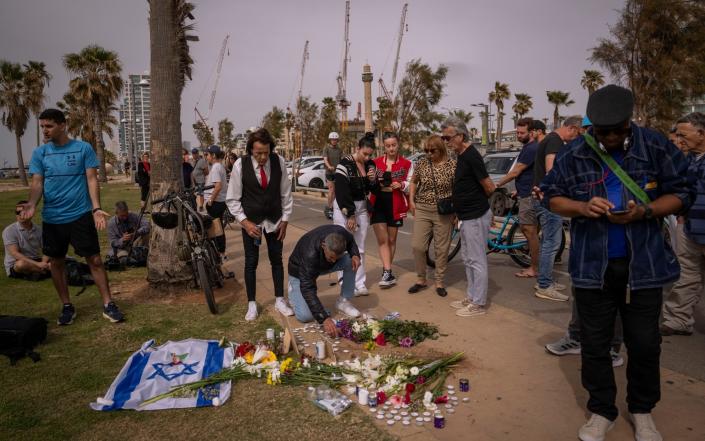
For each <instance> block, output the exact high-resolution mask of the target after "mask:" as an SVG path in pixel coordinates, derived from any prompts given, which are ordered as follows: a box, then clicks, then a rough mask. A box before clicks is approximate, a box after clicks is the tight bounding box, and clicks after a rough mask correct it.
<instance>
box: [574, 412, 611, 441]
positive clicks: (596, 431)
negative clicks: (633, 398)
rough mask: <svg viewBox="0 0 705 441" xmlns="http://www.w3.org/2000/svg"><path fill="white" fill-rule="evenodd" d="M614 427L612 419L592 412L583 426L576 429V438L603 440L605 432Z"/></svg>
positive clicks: (593, 440) (594, 440) (585, 440)
mask: <svg viewBox="0 0 705 441" xmlns="http://www.w3.org/2000/svg"><path fill="white" fill-rule="evenodd" d="M612 427H614V421H610V420H608V419H607V418H605V417H603V416H601V415H598V414H596V413H593V414H592V416H591V417H590V419H589V420H588V422H587V423H585V425H583V427H581V428H580V430H578V438H579V439H580V440H581V441H604V439H605V434H607V432H609V431H610V429H612Z"/></svg>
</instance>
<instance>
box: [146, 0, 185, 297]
mask: <svg viewBox="0 0 705 441" xmlns="http://www.w3.org/2000/svg"><path fill="white" fill-rule="evenodd" d="M175 3H176V2H174V1H171V0H151V1H150V2H149V36H150V51H151V63H150V67H151V74H152V79H151V80H152V81H151V91H152V131H151V139H150V141H151V151H152V164H155V165H156V164H159V166H158V167H152V175H151V188H150V190H151V196H152V198H155V199H157V198H161V197H163V196H164V195H166V194H167V193H168V192H169V191H180V190H181V189H183V182H182V177H181V88H180V87H179V84H180V81H179V80H180V75H181V72H180V71H179V51H178V47H177V37H176V33H177V26H178V22H177V19H176V10H175ZM178 233H179V232H178V229H176V228H175V229H172V230H164V229H161V228H159V227H158V226H156V225H154V224H152V237H151V239H150V250H149V260H148V262H147V280H148V281H149V283H150V284H151V285H152V286H154V287H157V286H159V287H164V286H165V284H184V283H186V282H188V281H190V280H192V279H193V273H192V272H191V271H190V270H189V269H188V268H187V266H186V264H185V263H184V262H182V261H180V260H179V258H178V256H177V254H178V253H177V252H176V248H177V241H178V239H179V234H178ZM166 286H168V285H166Z"/></svg>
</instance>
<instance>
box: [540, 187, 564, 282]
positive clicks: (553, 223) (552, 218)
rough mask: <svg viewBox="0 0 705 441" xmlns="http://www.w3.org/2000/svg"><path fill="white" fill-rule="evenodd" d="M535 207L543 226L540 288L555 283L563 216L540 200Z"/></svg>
mask: <svg viewBox="0 0 705 441" xmlns="http://www.w3.org/2000/svg"><path fill="white" fill-rule="evenodd" d="M534 209H535V210H536V217H537V218H538V220H539V225H540V226H541V245H540V252H539V275H538V284H539V288H548V287H549V286H551V285H552V284H553V263H554V262H555V261H556V254H557V253H558V249H559V248H560V247H561V234H562V228H563V218H562V217H560V216H559V215H557V214H555V213H552V212H551V211H549V210H548V209H546V208H545V207H544V206H543V205H541V204H540V203H539V201H534Z"/></svg>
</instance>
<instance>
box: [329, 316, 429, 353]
mask: <svg viewBox="0 0 705 441" xmlns="http://www.w3.org/2000/svg"><path fill="white" fill-rule="evenodd" d="M337 326H338V328H339V329H340V333H341V335H342V336H343V337H344V338H347V339H348V340H352V341H354V342H355V343H365V347H366V349H368V350H372V349H374V347H375V346H385V345H387V343H391V344H392V345H394V346H400V347H404V348H410V347H412V346H414V345H416V344H418V343H421V342H422V341H424V340H426V339H429V338H430V339H433V340H435V339H437V338H438V336H439V333H438V327H437V326H435V325H432V324H430V323H425V322H417V321H414V320H375V319H373V318H367V319H358V320H350V319H345V320H339V321H338V322H337Z"/></svg>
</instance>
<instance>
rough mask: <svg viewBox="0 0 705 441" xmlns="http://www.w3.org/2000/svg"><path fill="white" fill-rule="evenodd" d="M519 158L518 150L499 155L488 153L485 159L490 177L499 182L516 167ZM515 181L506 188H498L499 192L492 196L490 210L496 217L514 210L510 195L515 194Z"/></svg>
mask: <svg viewBox="0 0 705 441" xmlns="http://www.w3.org/2000/svg"><path fill="white" fill-rule="evenodd" d="M518 157H519V151H518V150H509V151H504V152H497V153H488V154H487V155H485V157H484V158H483V159H484V161H485V168H486V169H487V173H488V174H489V175H490V179H492V181H494V182H495V183H497V182H499V180H500V179H502V178H503V177H504V176H505V175H506V174H507V173H509V170H511V169H512V167H514V164H516V162H517V158H518ZM514 190H515V187H514V181H512V182H510V183H508V184H507V185H505V186H504V187H501V188H498V189H497V191H495V192H494V193H492V195H491V196H490V209H491V210H492V213H493V214H494V215H495V216H503V215H505V214H507V211H509V209H510V208H512V199H511V198H510V195H511V194H512V193H513V192H514Z"/></svg>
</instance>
